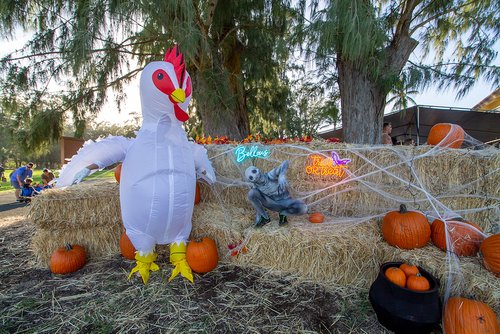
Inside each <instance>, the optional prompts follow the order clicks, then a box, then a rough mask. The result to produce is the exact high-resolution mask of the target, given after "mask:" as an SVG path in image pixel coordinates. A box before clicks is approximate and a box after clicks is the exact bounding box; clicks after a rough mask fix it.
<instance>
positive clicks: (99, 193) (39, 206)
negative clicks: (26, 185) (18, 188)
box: [28, 179, 121, 229]
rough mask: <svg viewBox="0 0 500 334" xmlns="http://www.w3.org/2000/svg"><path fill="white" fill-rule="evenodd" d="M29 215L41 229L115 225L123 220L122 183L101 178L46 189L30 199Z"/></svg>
mask: <svg viewBox="0 0 500 334" xmlns="http://www.w3.org/2000/svg"><path fill="white" fill-rule="evenodd" d="M28 218H29V219H30V220H31V221H32V222H33V224H35V225H36V226H37V227H38V228H41V229H80V228H82V229H85V228H91V227H105V226H108V225H112V226H115V225H117V224H120V223H121V212H120V195H119V185H118V183H117V182H116V181H114V180H107V179H100V180H92V181H85V182H82V183H80V184H77V185H74V186H71V187H67V188H62V189H58V188H55V189H49V190H44V191H43V192H42V194H41V195H40V196H35V197H34V199H33V201H32V202H31V206H30V210H29V213H28Z"/></svg>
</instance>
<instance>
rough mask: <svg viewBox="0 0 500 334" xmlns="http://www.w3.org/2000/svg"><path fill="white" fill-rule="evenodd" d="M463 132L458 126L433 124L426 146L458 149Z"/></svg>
mask: <svg viewBox="0 0 500 334" xmlns="http://www.w3.org/2000/svg"><path fill="white" fill-rule="evenodd" d="M464 138H465V132H464V129H462V127H461V126H460V125H457V124H450V123H438V124H435V125H434V126H433V127H432V128H431V130H430V131H429V136H428V137H427V144H429V145H437V146H442V147H450V148H460V147H461V146H462V143H463V142H464Z"/></svg>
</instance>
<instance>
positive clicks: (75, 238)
mask: <svg viewBox="0 0 500 334" xmlns="http://www.w3.org/2000/svg"><path fill="white" fill-rule="evenodd" d="M121 232H122V226H121V225H120V224H116V225H114V226H113V225H107V226H94V227H89V228H76V229H40V228H37V229H36V231H35V234H34V235H33V239H32V244H31V246H32V249H33V253H34V254H35V256H36V259H35V260H36V262H37V264H38V265H40V266H48V265H49V262H50V256H51V255H52V253H53V252H54V251H55V250H56V249H57V248H59V247H62V246H64V245H65V243H70V244H78V245H81V246H83V247H85V250H86V251H87V256H88V257H89V258H98V257H102V256H107V255H114V254H119V253H120V244H119V243H120V235H121Z"/></svg>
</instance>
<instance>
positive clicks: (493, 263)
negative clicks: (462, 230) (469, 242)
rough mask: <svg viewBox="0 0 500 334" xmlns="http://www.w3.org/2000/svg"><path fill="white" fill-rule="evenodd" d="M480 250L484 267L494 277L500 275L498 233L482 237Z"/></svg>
mask: <svg viewBox="0 0 500 334" xmlns="http://www.w3.org/2000/svg"><path fill="white" fill-rule="evenodd" d="M480 251H481V255H482V256H483V264H484V267H485V268H486V269H488V270H489V271H491V272H492V273H493V274H495V276H496V277H500V234H494V235H492V236H489V237H488V238H486V239H484V241H483V242H482V243H481V246H480Z"/></svg>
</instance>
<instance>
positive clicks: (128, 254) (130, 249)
mask: <svg viewBox="0 0 500 334" xmlns="http://www.w3.org/2000/svg"><path fill="white" fill-rule="evenodd" d="M120 252H121V253H122V255H123V257H124V258H126V259H129V260H134V259H135V252H136V249H135V247H134V245H133V244H132V242H131V241H130V239H129V238H128V236H127V233H126V232H125V231H123V233H122V235H121V237H120Z"/></svg>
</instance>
